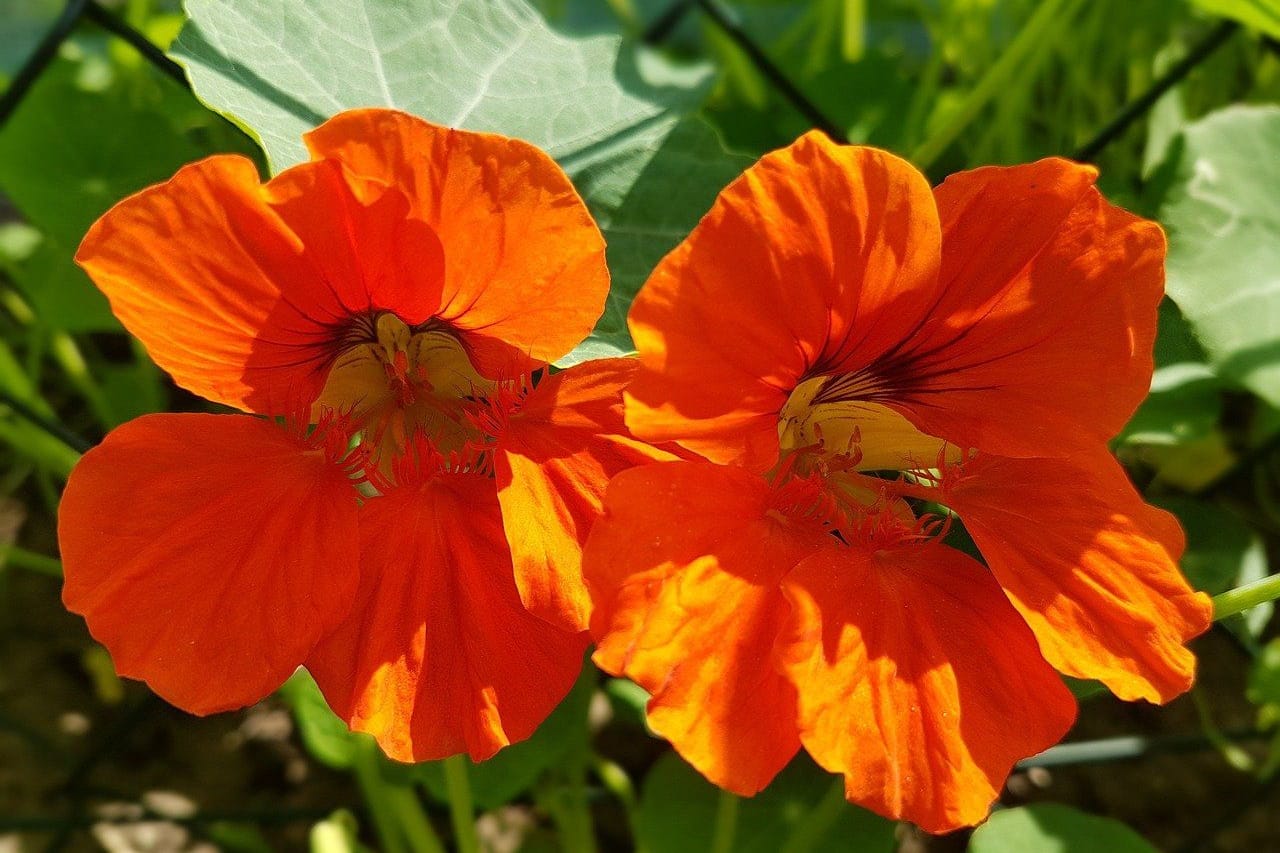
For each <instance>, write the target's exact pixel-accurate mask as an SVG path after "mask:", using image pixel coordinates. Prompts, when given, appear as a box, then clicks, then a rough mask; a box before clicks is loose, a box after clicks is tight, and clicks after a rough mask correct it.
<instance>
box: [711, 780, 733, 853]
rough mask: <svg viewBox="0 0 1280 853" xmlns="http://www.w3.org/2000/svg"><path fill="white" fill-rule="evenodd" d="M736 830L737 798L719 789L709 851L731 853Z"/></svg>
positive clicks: (712, 852)
mask: <svg viewBox="0 0 1280 853" xmlns="http://www.w3.org/2000/svg"><path fill="white" fill-rule="evenodd" d="M737 832H738V798H737V797H736V796H735V795H733V794H731V793H729V792H728V791H725V790H721V791H720V801H719V802H718V803H717V804H716V827H715V834H714V835H712V836H711V853H733V837H734V836H735V835H736V834H737Z"/></svg>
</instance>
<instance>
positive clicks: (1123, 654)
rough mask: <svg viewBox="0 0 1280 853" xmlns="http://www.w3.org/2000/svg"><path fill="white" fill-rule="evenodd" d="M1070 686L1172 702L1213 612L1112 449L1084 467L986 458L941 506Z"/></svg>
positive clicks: (1171, 534) (1187, 680) (1175, 535)
mask: <svg viewBox="0 0 1280 853" xmlns="http://www.w3.org/2000/svg"><path fill="white" fill-rule="evenodd" d="M940 499H941V500H944V501H945V502H946V503H947V504H948V505H949V506H950V507H951V508H952V509H954V510H955V511H956V512H957V513H958V514H959V515H960V518H961V520H963V521H964V524H965V528H966V529H967V530H968V531H969V532H970V534H971V535H972V536H973V539H974V541H975V542H976V543H977V544H978V548H979V549H980V550H981V551H982V555H983V557H984V558H985V559H986V561H987V563H988V565H990V566H991V571H992V573H993V574H994V575H995V577H996V579H997V580H999V582H1000V584H1001V585H1002V586H1003V587H1004V589H1005V592H1006V593H1007V594H1008V596H1009V598H1010V600H1011V601H1012V602H1013V604H1014V606H1015V607H1017V608H1018V611H1019V612H1020V613H1021V614H1022V616H1023V618H1025V619H1026V620H1027V623H1028V624H1029V625H1030V626H1031V628H1032V630H1033V631H1034V632H1035V634H1036V637H1037V638H1038V639H1039V641H1040V648H1041V650H1042V651H1043V653H1044V656H1045V657H1046V658H1047V659H1048V660H1049V662H1050V663H1052V664H1053V665H1054V666H1055V667H1057V668H1058V669H1059V670H1060V671H1062V672H1064V673H1066V674H1067V675H1072V676H1075V677H1077V678H1094V679H1097V680H1099V681H1101V682H1102V683H1104V684H1106V685H1107V687H1109V688H1110V689H1111V691H1112V692H1113V693H1115V694H1116V695H1117V696H1119V697H1120V698H1122V699H1146V700H1148V701H1151V702H1165V701H1168V700H1169V699H1172V698H1173V697H1175V696H1177V695H1179V694H1181V693H1183V692H1185V691H1186V690H1188V689H1189V688H1190V687H1191V683H1192V681H1193V679H1194V678H1195V657H1194V655H1192V653H1191V652H1190V651H1189V650H1188V649H1187V648H1186V643H1187V641H1188V640H1190V639H1191V638H1193V637H1195V636H1197V635H1199V634H1201V633H1203V632H1204V631H1206V630H1207V629H1208V627H1209V625H1210V623H1211V621H1212V618H1213V605H1212V602H1211V601H1210V600H1209V597H1208V596H1207V595H1205V594H1204V593H1200V592H1196V591H1194V590H1193V589H1192V588H1191V587H1190V586H1189V585H1188V584H1187V582H1186V580H1185V579H1184V578H1183V577H1182V574H1181V573H1180V572H1179V570H1178V563H1177V561H1178V559H1179V558H1180V557H1181V555H1182V549H1183V539H1182V532H1181V530H1180V529H1179V527H1178V523H1177V521H1176V520H1175V519H1174V518H1173V517H1172V516H1171V515H1169V514H1168V513H1166V512H1165V511H1163V510H1160V509H1157V508H1155V507H1152V506H1149V505H1147V504H1146V503H1144V502H1143V500H1142V497H1141V496H1140V495H1139V494H1138V493H1137V491H1136V490H1135V489H1134V488H1133V486H1132V484H1130V482H1129V478H1128V477H1127V476H1126V475H1125V473H1124V470H1123V469H1121V467H1120V465H1119V463H1117V462H1116V461H1115V459H1114V458H1112V457H1111V456H1110V454H1108V453H1107V452H1106V451H1105V450H1099V451H1097V452H1095V453H1093V454H1092V455H1088V456H1082V457H1081V458H1079V459H1075V460H1067V459H1034V460H1032V459H1003V458H999V457H983V456H979V457H978V458H977V459H975V460H973V461H972V462H969V463H967V464H966V465H965V466H964V474H963V476H962V477H961V478H960V480H959V482H958V483H957V484H956V485H955V486H954V487H952V488H951V489H949V490H948V491H947V492H946V494H945V496H942V497H940Z"/></svg>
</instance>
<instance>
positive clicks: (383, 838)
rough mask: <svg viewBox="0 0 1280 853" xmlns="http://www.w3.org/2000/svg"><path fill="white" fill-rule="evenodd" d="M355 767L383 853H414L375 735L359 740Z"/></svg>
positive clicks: (357, 781) (357, 741)
mask: <svg viewBox="0 0 1280 853" xmlns="http://www.w3.org/2000/svg"><path fill="white" fill-rule="evenodd" d="M353 769H354V770H355V775H356V784H357V785H359V786H360V792H361V793H362V794H363V795H364V801H365V803H366V804H367V805H368V806H369V817H370V818H371V819H372V820H373V831H374V832H375V833H377V835H378V842H379V844H381V846H382V853H411V851H410V850H409V847H408V846H407V845H406V843H405V837H404V835H403V834H402V833H401V830H400V824H399V821H398V820H396V812H395V808H394V806H393V803H392V800H394V795H391V796H388V795H389V793H390V791H391V788H392V786H391V784H390V783H389V782H387V780H386V779H383V778H382V773H381V772H380V771H379V770H378V745H377V744H376V743H375V742H374V740H373V738H370V737H361V738H357V739H356V746H355V756H354V766H353Z"/></svg>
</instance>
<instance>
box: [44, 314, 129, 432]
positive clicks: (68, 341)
mask: <svg viewBox="0 0 1280 853" xmlns="http://www.w3.org/2000/svg"><path fill="white" fill-rule="evenodd" d="M49 354H50V355H52V356H53V360H54V361H56V362H57V363H58V366H59V367H61V368H62V372H63V373H64V374H65V375H66V377H67V379H68V380H69V381H70V382H71V386H72V387H73V388H75V389H76V391H78V392H80V396H82V397H84V399H85V402H87V403H88V404H89V408H90V410H92V411H93V415H94V417H96V418H97V419H98V422H99V423H101V424H102V425H103V426H104V427H106V428H107V429H111V428H112V427H114V426H117V425H118V424H117V423H116V419H115V416H114V415H113V414H112V412H111V405H110V404H109V403H108V402H107V397H106V395H105V394H104V393H103V392H102V388H101V387H100V386H99V385H98V382H97V380H95V379H94V378H93V374H92V373H90V372H89V362H88V361H86V360H85V357H84V353H82V352H81V351H80V346H79V345H78V344H77V343H76V342H75V339H74V338H72V337H71V336H70V335H68V334H67V333H66V332H54V333H53V334H52V335H51V336H50V338H49Z"/></svg>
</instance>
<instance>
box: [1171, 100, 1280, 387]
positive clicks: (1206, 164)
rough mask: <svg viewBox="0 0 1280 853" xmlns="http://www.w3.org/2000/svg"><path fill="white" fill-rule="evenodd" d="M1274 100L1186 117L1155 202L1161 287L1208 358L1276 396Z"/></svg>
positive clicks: (1278, 173) (1278, 124)
mask: <svg viewBox="0 0 1280 853" xmlns="http://www.w3.org/2000/svg"><path fill="white" fill-rule="evenodd" d="M1276 140H1280V107H1275V106H1269V107H1243V106H1236V107H1228V108H1227V109H1224V110H1220V111H1218V112H1216V113H1213V114H1211V115H1209V116H1208V117H1206V118H1204V119H1201V120H1200V121H1198V122H1196V123H1194V124H1191V125H1189V126H1188V127H1187V128H1186V129H1185V131H1184V132H1183V144H1182V145H1181V146H1177V147H1178V148H1179V149H1180V150H1178V151H1177V152H1176V154H1175V156H1177V158H1178V160H1177V163H1176V178H1175V180H1174V183H1173V185H1172V186H1171V187H1170V188H1169V191H1168V194H1167V196H1166V198H1165V201H1164V204H1163V205H1162V207H1161V210H1160V218H1161V221H1162V222H1164V224H1165V225H1166V226H1167V227H1168V229H1169V261H1168V284H1167V288H1168V292H1169V295H1170V296H1171V297H1172V298H1173V299H1174V301H1175V302H1177V303H1178V307H1179V308H1181V309H1182V313H1183V315H1184V316H1185V317H1186V319H1187V322H1188V323H1189V324H1190V326H1191V328H1192V329H1193V331H1194V332H1195V334H1196V336H1197V337H1198V338H1199V340H1200V342H1201V343H1202V344H1203V345H1204V348H1205V350H1206V351H1207V352H1208V355H1209V359H1210V363H1211V364H1212V365H1213V366H1214V367H1215V368H1216V369H1217V371H1218V373H1219V374H1220V375H1222V376H1224V377H1229V378H1232V379H1234V380H1236V381H1238V382H1240V383H1242V384H1243V385H1245V386H1246V387H1248V388H1249V389H1250V390H1252V391H1253V392H1254V393H1256V394H1258V395H1259V396H1261V397H1262V398H1264V399H1265V400H1267V401H1269V402H1270V403H1272V404H1273V405H1276V404H1280V157H1277V156H1276Z"/></svg>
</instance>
